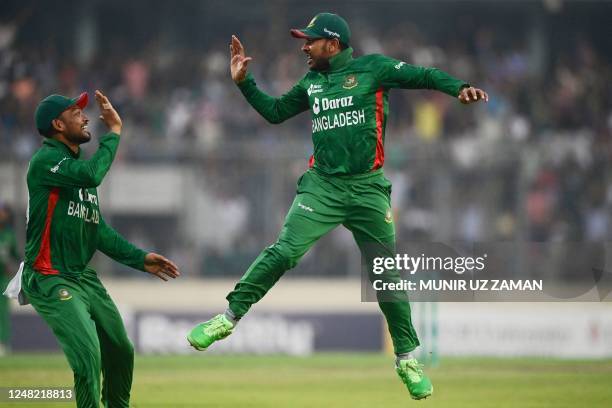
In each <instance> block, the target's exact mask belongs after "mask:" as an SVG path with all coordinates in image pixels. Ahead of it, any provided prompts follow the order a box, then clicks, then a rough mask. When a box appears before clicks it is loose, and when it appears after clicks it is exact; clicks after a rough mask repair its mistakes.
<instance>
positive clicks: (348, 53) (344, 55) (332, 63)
mask: <svg viewBox="0 0 612 408" xmlns="http://www.w3.org/2000/svg"><path fill="white" fill-rule="evenodd" d="M352 59H353V49H352V48H351V47H349V48H347V49H345V50H344V51H341V52H340V53H338V54H336V55H334V56H333V57H331V58H330V59H329V72H333V71H338V70H341V69H342V68H344V67H345V66H346V65H347V64H348V63H349V62H351V60H352Z"/></svg>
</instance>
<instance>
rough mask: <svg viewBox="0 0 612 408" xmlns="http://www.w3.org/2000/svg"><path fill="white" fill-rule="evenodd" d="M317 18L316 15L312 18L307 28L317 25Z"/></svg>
mask: <svg viewBox="0 0 612 408" xmlns="http://www.w3.org/2000/svg"><path fill="white" fill-rule="evenodd" d="M316 20H317V18H316V17H314V18H313V19H312V20H310V23H308V25H307V26H306V28H311V27H313V26H314V25H315V21H316Z"/></svg>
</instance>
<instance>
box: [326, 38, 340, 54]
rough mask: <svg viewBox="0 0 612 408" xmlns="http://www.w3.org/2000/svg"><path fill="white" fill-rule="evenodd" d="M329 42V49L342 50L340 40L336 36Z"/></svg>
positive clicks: (332, 50) (330, 50) (331, 50)
mask: <svg viewBox="0 0 612 408" xmlns="http://www.w3.org/2000/svg"><path fill="white" fill-rule="evenodd" d="M328 44H329V46H328V51H329V52H334V51H339V50H340V40H338V39H337V38H334V39H333V40H331V41H330V42H329V43H328Z"/></svg>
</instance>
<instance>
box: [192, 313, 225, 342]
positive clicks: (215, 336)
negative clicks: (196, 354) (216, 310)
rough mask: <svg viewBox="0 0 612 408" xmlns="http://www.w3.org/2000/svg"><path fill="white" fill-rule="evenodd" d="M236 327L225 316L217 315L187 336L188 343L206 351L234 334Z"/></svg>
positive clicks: (199, 325)
mask: <svg viewBox="0 0 612 408" xmlns="http://www.w3.org/2000/svg"><path fill="white" fill-rule="evenodd" d="M233 329H234V325H233V324H232V322H230V321H229V320H228V319H227V317H225V315H222V314H220V315H217V316H215V317H213V318H212V319H210V320H209V321H207V322H204V323H200V324H198V325H197V326H196V327H194V328H193V329H191V331H190V332H189V334H188V335H187V341H189V344H191V345H192V346H193V348H195V349H196V350H200V351H204V350H206V349H207V348H208V347H209V346H210V345H211V344H213V343H214V342H215V341H217V340H221V339H224V338H226V337H227V336H229V335H230V334H232V330H233Z"/></svg>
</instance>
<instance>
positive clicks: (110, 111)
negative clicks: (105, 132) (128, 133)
mask: <svg viewBox="0 0 612 408" xmlns="http://www.w3.org/2000/svg"><path fill="white" fill-rule="evenodd" d="M96 101H97V102H98V107H99V108H100V119H101V120H102V122H104V124H105V125H106V126H108V128H109V130H110V131H111V132H113V133H116V134H121V127H122V126H123V122H122V121H121V117H120V116H119V114H118V113H117V111H116V110H115V108H113V105H112V104H111V103H110V101H109V100H108V98H107V97H106V96H105V95H104V94H103V93H102V92H101V91H99V90H96Z"/></svg>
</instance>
